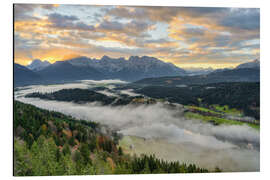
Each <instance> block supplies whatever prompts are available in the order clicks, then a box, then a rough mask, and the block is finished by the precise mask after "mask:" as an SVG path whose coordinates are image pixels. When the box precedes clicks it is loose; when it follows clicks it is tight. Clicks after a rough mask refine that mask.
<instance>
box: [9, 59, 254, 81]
mask: <svg viewBox="0 0 270 180" xmlns="http://www.w3.org/2000/svg"><path fill="white" fill-rule="evenodd" d="M256 62H257V61H256ZM258 62H259V61H258ZM245 64H246V65H245ZM245 64H242V66H241V65H239V66H238V67H237V68H236V69H246V68H245V67H248V68H251V69H252V65H254V67H256V68H257V67H258V66H257V64H256V63H251V64H248V63H245ZM236 69H235V70H236ZM201 71H202V72H199V71H196V72H195V73H194V71H193V72H190V71H189V70H184V69H182V68H179V67H177V66H175V65H174V64H172V63H166V62H163V61H161V60H159V59H157V58H154V57H149V56H142V57H139V56H130V57H129V59H125V58H110V57H108V56H103V57H102V58H101V59H91V58H88V57H84V56H82V57H77V58H73V59H69V60H65V61H57V62H55V63H53V64H51V63H49V62H48V61H41V60H38V59H35V60H33V61H32V63H31V64H29V65H28V66H26V67H25V66H22V65H19V64H14V84H15V86H24V85H31V84H48V83H64V82H71V81H76V80H84V79H92V80H102V79H120V80H125V81H132V82H134V81H138V80H141V79H145V78H159V77H175V76H181V77H183V76H192V77H193V76H194V75H195V76H196V75H198V74H199V76H200V75H201V76H205V75H208V74H213V73H217V72H220V73H221V72H223V71H228V70H227V69H222V70H212V69H209V70H206V71H204V70H201ZM196 73H197V74H196ZM228 73H229V72H228ZM225 74H226V73H225ZM215 76H218V74H216V75H215ZM248 77H249V76H247V78H248ZM219 78H220V77H219ZM238 79H239V78H238Z"/></svg>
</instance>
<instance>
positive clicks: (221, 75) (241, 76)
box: [135, 68, 260, 86]
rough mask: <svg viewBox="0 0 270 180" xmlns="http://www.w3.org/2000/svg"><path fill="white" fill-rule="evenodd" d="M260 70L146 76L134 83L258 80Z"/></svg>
mask: <svg viewBox="0 0 270 180" xmlns="http://www.w3.org/2000/svg"><path fill="white" fill-rule="evenodd" d="M259 81H260V70H259V69H257V68H240V69H231V70H224V71H216V72H212V73H210V74H207V75H196V76H175V77H160V78H146V79H142V80H139V81H137V82H135V83H136V84H147V85H162V86H164V85H165V86H177V85H190V84H208V83H218V82H259Z"/></svg>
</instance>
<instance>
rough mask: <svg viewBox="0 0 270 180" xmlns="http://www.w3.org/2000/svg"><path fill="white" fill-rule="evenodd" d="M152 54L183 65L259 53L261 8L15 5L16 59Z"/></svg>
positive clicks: (217, 64)
mask: <svg viewBox="0 0 270 180" xmlns="http://www.w3.org/2000/svg"><path fill="white" fill-rule="evenodd" d="M104 55H107V56H109V57H112V58H119V57H124V58H126V59H128V58H129V57H130V56H134V55H136V56H152V57H156V58H158V59H160V60H162V61H164V62H171V63H173V64H175V65H176V66H178V67H182V68H189V67H195V68H197V67H202V68H208V67H212V68H226V67H235V66H237V65H239V64H241V63H245V62H249V61H252V60H254V59H257V58H259V57H260V9H258V8H213V7H211V8H208V7H154V6H94V5H55V4H49V5H48V4H42V5H41V4H16V5H15V6H14V61H15V62H16V63H19V64H22V65H27V64H29V63H31V61H32V60H33V59H40V60H43V61H44V60H47V61H49V62H51V63H53V62H55V61H62V60H68V59H71V58H74V57H78V56H87V57H90V58H97V59H99V58H101V57H102V56H104Z"/></svg>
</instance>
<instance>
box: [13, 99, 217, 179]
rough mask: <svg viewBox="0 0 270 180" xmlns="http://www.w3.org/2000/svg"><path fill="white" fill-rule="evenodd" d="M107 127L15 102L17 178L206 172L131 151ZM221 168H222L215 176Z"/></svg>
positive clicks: (118, 136) (15, 172) (187, 165)
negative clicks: (127, 151) (130, 153)
mask: <svg viewBox="0 0 270 180" xmlns="http://www.w3.org/2000/svg"><path fill="white" fill-rule="evenodd" d="M101 127H104V126H103V125H101V124H98V123H95V122H91V121H85V120H77V119H74V118H72V117H70V116H66V115H63V114H61V113H58V112H54V111H47V110H43V109H40V108H37V107H35V106H32V105H28V104H24V103H21V102H19V101H14V127H13V128H14V130H13V132H14V152H13V155H14V156H13V160H14V175H15V176H49V175H91V174H142V173H147V174H148V173H205V172H209V171H208V170H207V169H203V168H199V167H197V166H196V165H194V164H186V163H185V162H178V161H177V162H168V161H164V160H162V159H158V158H156V157H155V156H154V155H144V154H142V155H138V156H136V155H134V156H131V155H129V154H126V153H125V150H124V149H122V147H121V146H119V145H118V141H119V138H121V136H120V135H119V134H118V133H116V132H113V131H110V130H108V131H106V132H107V133H106V134H104V132H102V131H101ZM220 171H221V170H220V169H219V168H218V167H217V168H216V169H215V172H220Z"/></svg>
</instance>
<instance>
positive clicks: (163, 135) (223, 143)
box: [15, 90, 260, 171]
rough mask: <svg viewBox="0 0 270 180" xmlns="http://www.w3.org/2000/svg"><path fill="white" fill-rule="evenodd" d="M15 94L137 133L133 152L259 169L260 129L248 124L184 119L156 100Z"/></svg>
mask: <svg viewBox="0 0 270 180" xmlns="http://www.w3.org/2000/svg"><path fill="white" fill-rule="evenodd" d="M22 91H29V90H22ZM22 91H19V92H18V93H22ZM32 91H33V90H32ZM24 93H25V92H24ZM15 97H16V95H15ZM16 99H17V100H19V101H22V102H25V103H29V104H33V105H35V106H37V107H40V108H44V109H48V110H54V111H58V112H62V113H64V114H67V115H71V116H73V117H75V118H78V119H85V120H91V121H95V122H100V123H102V124H106V125H108V126H109V127H110V128H112V129H114V130H117V131H119V132H120V133H122V134H124V135H126V136H128V135H131V136H137V137H141V138H143V139H145V143H144V145H145V146H142V148H141V150H138V152H140V151H142V152H147V151H149V152H153V153H155V154H157V156H159V157H161V158H165V159H167V160H184V161H185V162H187V163H196V164H198V165H202V166H203V167H207V168H209V167H210V166H211V168H213V167H215V166H218V167H220V168H221V169H223V170H227V171H258V170H259V162H260V161H259V159H260V158H259V156H260V155H259V144H260V137H259V131H257V130H255V129H252V128H250V127H249V126H227V125H226V126H225V125H220V126H213V125H211V124H209V123H201V122H200V121H198V120H187V119H185V118H184V117H183V113H182V111H181V110H179V111H175V110H172V109H168V108H166V107H164V105H163V104H161V103H157V104H154V105H140V106H135V105H126V106H117V107H111V106H101V105H100V104H99V103H88V104H74V103H69V102H59V101H46V100H40V99H38V98H24V97H16ZM148 141H151V142H153V147H148V146H149V144H148ZM154 142H156V143H154ZM158 142H160V143H158ZM164 143H165V144H169V145H164ZM144 148H145V149H144ZM149 148H150V150H149ZM134 149H136V145H135V148H134ZM207 165H208V166H207Z"/></svg>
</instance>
